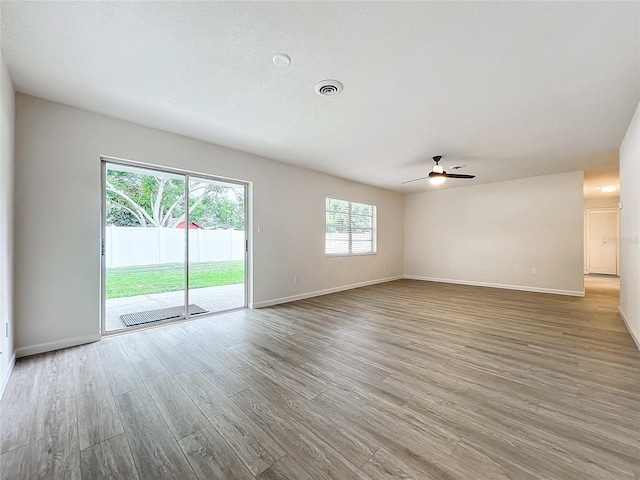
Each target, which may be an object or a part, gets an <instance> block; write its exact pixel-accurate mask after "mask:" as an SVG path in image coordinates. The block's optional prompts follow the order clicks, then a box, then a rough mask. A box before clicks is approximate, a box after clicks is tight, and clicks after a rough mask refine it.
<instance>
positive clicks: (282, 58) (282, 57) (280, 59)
mask: <svg viewBox="0 0 640 480" xmlns="http://www.w3.org/2000/svg"><path fill="white" fill-rule="evenodd" d="M273 63H275V64H276V65H277V66H279V67H287V66H288V65H289V64H290V63H291V57H289V55H287V54H285V53H278V54H276V55H274V56H273Z"/></svg>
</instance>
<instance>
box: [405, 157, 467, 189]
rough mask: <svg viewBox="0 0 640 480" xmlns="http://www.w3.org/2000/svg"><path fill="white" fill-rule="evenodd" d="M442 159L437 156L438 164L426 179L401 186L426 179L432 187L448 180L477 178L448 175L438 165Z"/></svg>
mask: <svg viewBox="0 0 640 480" xmlns="http://www.w3.org/2000/svg"><path fill="white" fill-rule="evenodd" d="M440 159H442V155H436V156H435V157H433V161H434V162H436V164H435V165H434V166H433V170H431V172H430V173H429V175H427V176H426V177H420V178H414V179H413V180H407V181H406V182H402V183H401V185H404V184H405V183H411V182H417V181H418V180H424V179H425V178H428V179H429V183H431V184H432V185H442V184H443V183H444V181H445V180H446V179H447V178H476V176H475V175H464V174H461V173H447V172H445V171H444V169H443V168H442V167H441V166H440V165H439V164H438V162H440Z"/></svg>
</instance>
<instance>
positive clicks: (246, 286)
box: [100, 155, 252, 336]
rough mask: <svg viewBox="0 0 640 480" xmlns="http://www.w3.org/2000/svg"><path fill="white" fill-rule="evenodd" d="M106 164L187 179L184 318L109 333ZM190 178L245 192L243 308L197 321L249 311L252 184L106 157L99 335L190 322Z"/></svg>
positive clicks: (102, 184)
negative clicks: (223, 184)
mask: <svg viewBox="0 0 640 480" xmlns="http://www.w3.org/2000/svg"><path fill="white" fill-rule="evenodd" d="M107 164H112V165H120V166H124V167H135V168H142V169H145V170H151V171H154V172H160V173H170V174H173V175H182V176H183V177H184V182H185V183H184V193H185V202H186V203H185V247H184V256H185V268H184V277H185V279H184V309H185V310H184V318H177V319H168V320H161V321H159V322H153V323H151V324H142V325H135V326H132V327H126V328H122V329H119V330H111V331H108V332H107V331H106V324H107V317H106V308H107V298H106V297H107V295H106V286H107V285H106V271H107V269H106V255H105V252H106V250H105V248H106V245H105V242H106V233H107V231H106V228H107ZM191 177H194V178H196V179H200V178H201V179H203V180H210V181H214V182H221V183H230V184H234V185H238V186H241V187H242V188H243V189H244V304H243V306H242V307H238V308H232V309H229V310H221V311H219V312H209V313H204V314H199V315H198V318H204V317H209V316H212V315H218V314H221V313H225V312H230V311H234V310H238V309H242V308H247V307H248V305H249V288H250V286H249V278H250V277H249V272H250V269H251V268H252V266H250V265H249V259H250V258H251V255H249V244H250V243H251V242H249V231H250V221H249V220H250V216H249V213H250V209H249V204H250V202H251V182H247V181H243V180H238V179H235V178H227V177H221V176H218V175H209V174H206V173H201V172H194V171H191V170H183V169H178V168H172V167H165V166H162V165H155V164H150V163H144V162H138V161H135V160H127V159H124V158H118V157H111V156H107V155H102V156H100V194H101V197H102V198H101V210H100V333H101V334H102V335H103V336H106V335H111V334H116V335H117V334H121V333H124V332H131V331H133V330H144V329H148V328H153V327H155V326H158V325H166V324H169V323H175V322H184V321H187V320H190V319H191V316H190V315H189V208H188V205H189V191H190V185H189V184H190V180H191Z"/></svg>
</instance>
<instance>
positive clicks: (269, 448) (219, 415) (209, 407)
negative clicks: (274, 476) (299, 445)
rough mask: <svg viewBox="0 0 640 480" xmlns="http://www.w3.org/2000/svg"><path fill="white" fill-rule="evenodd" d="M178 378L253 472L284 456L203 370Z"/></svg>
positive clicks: (258, 471)
mask: <svg viewBox="0 0 640 480" xmlns="http://www.w3.org/2000/svg"><path fill="white" fill-rule="evenodd" d="M176 379H177V380H178V382H179V383H180V384H181V385H182V387H183V388H184V389H185V391H186V392H187V394H188V395H189V396H190V397H191V398H192V399H193V401H194V402H195V403H196V405H198V407H200V409H201V410H202V411H203V412H204V414H205V415H206V416H207V417H208V418H209V421H210V422H211V423H212V424H213V425H214V426H215V428H216V430H218V432H219V433H220V434H221V435H222V436H223V437H224V439H225V440H226V441H227V443H228V444H229V445H230V446H231V448H233V450H234V451H235V452H236V454H237V455H238V456H239V457H240V459H242V461H243V462H244V464H245V465H246V466H247V468H248V469H249V470H250V471H251V473H252V474H254V475H257V474H259V473H260V472H262V471H264V470H266V469H267V468H269V467H270V466H271V465H273V464H274V463H275V462H276V461H278V460H279V459H280V458H281V457H283V456H284V455H285V452H284V450H282V448H281V447H280V446H279V445H278V444H277V443H276V442H275V441H274V440H273V439H272V438H271V437H269V435H267V434H266V433H265V432H264V431H263V430H262V429H261V428H260V427H258V425H257V424H256V423H254V422H253V420H251V419H250V418H249V417H248V416H247V415H246V413H244V412H243V411H242V410H241V409H240V408H239V407H238V406H237V405H236V404H235V403H233V402H232V401H231V400H230V399H229V398H228V397H227V396H226V395H225V394H224V393H223V392H222V391H220V390H218V388H217V387H216V386H215V385H213V383H211V382H210V381H209V380H208V379H207V377H206V376H205V375H204V374H203V373H202V372H200V371H199V370H190V371H188V372H185V373H182V374H180V375H176ZM239 395H242V393H240V394H239Z"/></svg>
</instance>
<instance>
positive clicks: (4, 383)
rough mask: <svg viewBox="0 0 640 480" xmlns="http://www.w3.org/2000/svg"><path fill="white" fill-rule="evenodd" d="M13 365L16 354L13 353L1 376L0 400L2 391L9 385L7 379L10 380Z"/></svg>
mask: <svg viewBox="0 0 640 480" xmlns="http://www.w3.org/2000/svg"><path fill="white" fill-rule="evenodd" d="M15 364H16V354H15V353H14V354H13V356H12V357H11V360H9V365H8V366H7V371H6V372H4V373H3V374H2V385H0V400H1V399H2V396H3V395H4V390H5V389H6V388H7V385H8V384H9V379H10V378H11V373H13V367H14V366H15Z"/></svg>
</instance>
